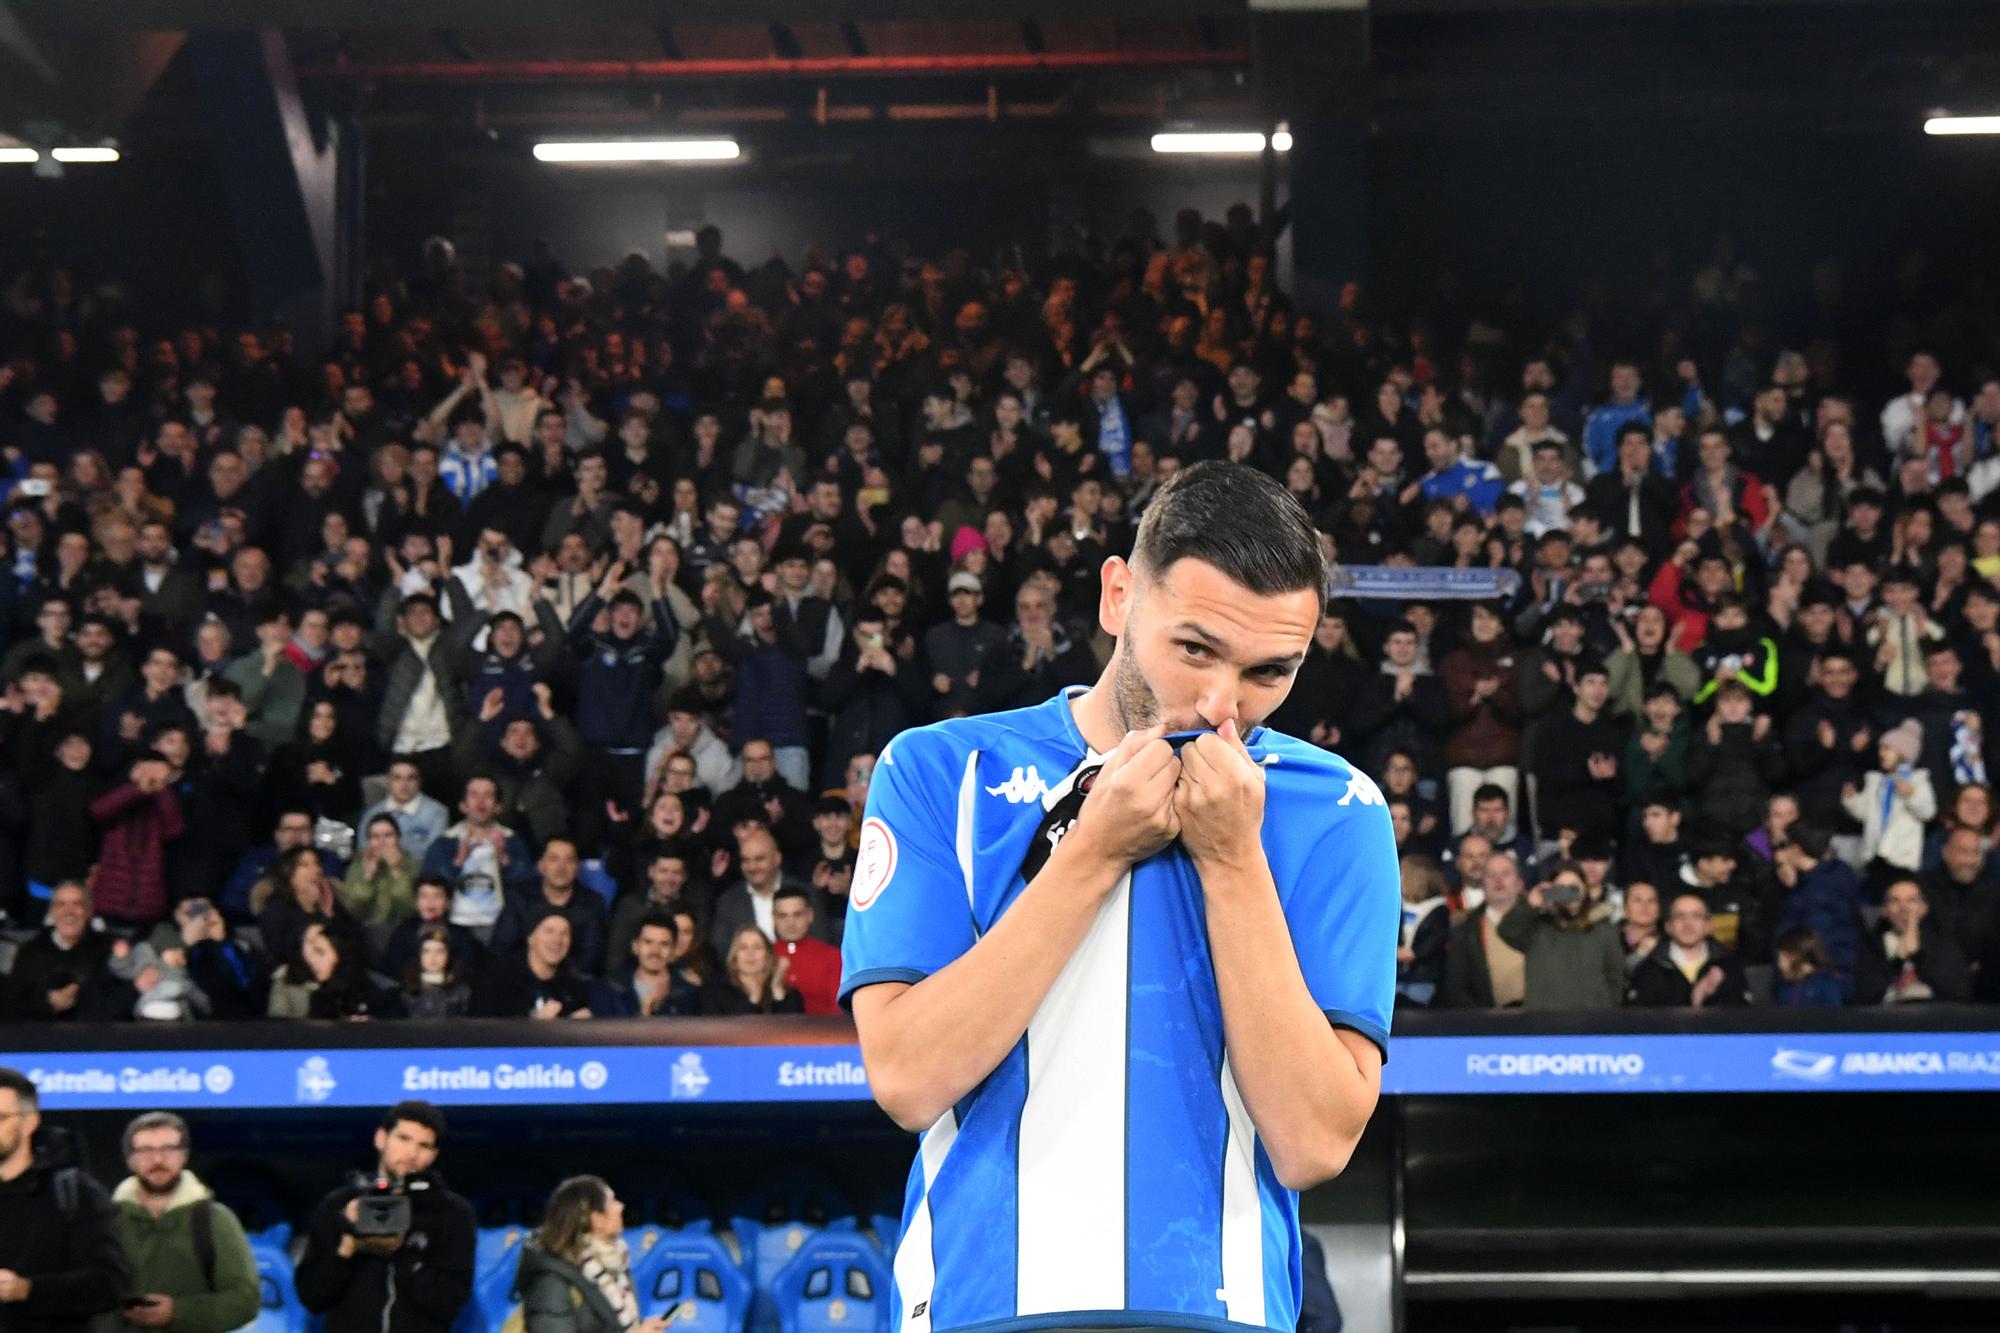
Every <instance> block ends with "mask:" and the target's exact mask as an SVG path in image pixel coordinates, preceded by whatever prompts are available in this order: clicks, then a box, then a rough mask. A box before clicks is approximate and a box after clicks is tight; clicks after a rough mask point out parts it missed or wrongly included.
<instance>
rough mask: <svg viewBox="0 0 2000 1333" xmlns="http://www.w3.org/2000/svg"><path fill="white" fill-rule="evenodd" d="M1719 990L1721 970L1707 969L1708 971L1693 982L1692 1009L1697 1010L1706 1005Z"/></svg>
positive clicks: (1720, 987)
mask: <svg viewBox="0 0 2000 1333" xmlns="http://www.w3.org/2000/svg"><path fill="white" fill-rule="evenodd" d="M1721 989H1722V969H1721V968H1719V967H1711V968H1709V969H1708V971H1706V972H1704V973H1702V974H1701V976H1700V977H1698V978H1696V980H1695V983H1694V993H1693V997H1692V998H1693V1003H1694V1007H1695V1008H1697V1009H1699V1008H1701V1007H1702V1006H1703V1005H1704V1004H1707V1003H1708V1000H1709V997H1710V996H1712V995H1714V994H1715V993H1716V992H1717V991H1719V990H1721Z"/></svg>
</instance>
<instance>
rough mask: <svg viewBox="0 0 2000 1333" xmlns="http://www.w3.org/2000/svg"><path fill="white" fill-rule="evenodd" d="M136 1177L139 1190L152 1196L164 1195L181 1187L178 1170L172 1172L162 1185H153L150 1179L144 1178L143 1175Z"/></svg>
mask: <svg viewBox="0 0 2000 1333" xmlns="http://www.w3.org/2000/svg"><path fill="white" fill-rule="evenodd" d="M138 1179H139V1189H140V1191H141V1192H142V1193H145V1194H150V1195H152V1196H153V1197H154V1198H160V1197H162V1196H164V1195H168V1194H172V1193H173V1192H174V1191H175V1190H177V1189H179V1188H180V1187H181V1173H180V1172H178V1171H176V1172H174V1174H173V1175H172V1176H171V1177H169V1178H168V1180H167V1183H166V1184H164V1185H155V1184H154V1183H153V1182H152V1181H150V1180H148V1179H146V1178H145V1177H144V1176H140V1177H139V1178H138Z"/></svg>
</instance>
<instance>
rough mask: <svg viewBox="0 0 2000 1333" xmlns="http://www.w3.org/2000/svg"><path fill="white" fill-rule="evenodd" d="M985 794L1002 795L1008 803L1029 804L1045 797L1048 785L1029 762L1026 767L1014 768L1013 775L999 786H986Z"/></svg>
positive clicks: (1047, 792)
mask: <svg viewBox="0 0 2000 1333" xmlns="http://www.w3.org/2000/svg"><path fill="white" fill-rule="evenodd" d="M986 794H987V795H988V796H1004V797H1006V798H1007V803H1008V804H1009V805H1030V804H1034V803H1037V802H1039V801H1041V800H1043V799H1044V798H1045V797H1047V796H1048V794H1049V787H1048V784H1047V783H1045V782H1043V781H1042V775H1041V774H1040V773H1038V772H1036V771H1035V767H1034V765H1032V764H1030V765H1029V766H1028V767H1026V768H1017V769H1015V770H1014V773H1013V776H1011V777H1009V778H1008V779H1007V780H1006V781H1005V782H1003V783H1001V784H1000V785H999V786H997V787H988V788H987V789H986Z"/></svg>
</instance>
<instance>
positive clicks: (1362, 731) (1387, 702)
mask: <svg viewBox="0 0 2000 1333" xmlns="http://www.w3.org/2000/svg"><path fill="white" fill-rule="evenodd" d="M1349 717H1350V720H1351V724H1352V726H1353V728H1354V730H1355V732H1356V739H1357V740H1359V741H1360V746H1359V747H1350V748H1359V749H1360V750H1361V752H1362V753H1363V754H1365V755H1366V756H1367V759H1366V761H1365V762H1366V763H1367V765H1368V767H1370V768H1376V769H1379V768H1381V766H1382V763H1383V761H1384V760H1385V759H1386V758H1387V757H1388V754H1389V752H1390V751H1391V750H1406V751H1408V752H1409V753H1410V754H1411V755H1413V756H1414V757H1415V758H1416V760H1417V766H1418V767H1419V768H1420V769H1424V768H1430V767H1432V766H1433V764H1434V763H1435V759H1436V756H1437V744H1436V741H1435V740H1434V739H1433V738H1434V737H1436V736H1438V735H1439V734H1441V733H1442V731H1443V729H1444V722H1445V717H1446V703H1445V689H1444V686H1443V685H1442V684H1441V683H1440V682H1439V681H1438V678H1437V677H1436V676H1434V675H1432V674H1431V670H1430V667H1429V666H1428V665H1426V664H1425V663H1423V662H1422V661H1420V660H1419V658H1418V654H1417V630H1416V626H1414V625H1412V624H1411V623H1410V622H1409V621H1407V620H1403V621H1398V622H1397V623H1395V624H1394V625H1391V626H1390V628H1389V633H1388V636H1387V637H1386V638H1385V639H1384V640H1383V644H1382V665H1381V669H1380V671H1379V672H1378V673H1377V674H1375V675H1374V676H1371V677H1369V678H1368V680H1367V681H1366V683H1364V684H1363V685H1362V687H1361V693H1360V696H1359V697H1358V698H1356V699H1355V701H1354V705H1353V708H1352V711H1351V712H1350V714H1349Z"/></svg>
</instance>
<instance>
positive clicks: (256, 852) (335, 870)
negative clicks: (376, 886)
mask: <svg viewBox="0 0 2000 1333" xmlns="http://www.w3.org/2000/svg"><path fill="white" fill-rule="evenodd" d="M313 845H314V827H313V818H312V816H311V815H309V814H307V813H306V812H305V811H303V810H286V811H284V812H282V813H280V814H279V816H278V819H277V823H276V825H275V826H274V827H273V829H272V831H271V841H270V842H268V843H265V844H264V845H263V846H261V847H252V848H251V849H250V850H249V851H247V852H245V853H244V854H243V857H242V859H241V860H240V861H238V862H237V863H236V869H235V871H234V873H232V874H231V875H230V876H229V879H228V881H227V882H226V883H225V884H224V885H223V886H222V903H221V905H222V907H223V909H224V910H225V911H228V912H229V913H231V915H232V916H233V917H235V918H239V919H240V918H243V917H249V916H255V915H256V914H257V913H259V912H261V911H263V910H264V907H265V905H266V904H267V903H269V902H270V899H271V892H272V890H273V889H274V888H275V887H276V881H275V880H273V878H272V876H271V871H272V868H273V867H274V866H276V865H277V863H278V860H279V858H280V857H282V856H284V854H285V853H286V852H290V851H297V850H298V849H300V848H304V847H313ZM315 851H316V852H317V854H318V856H319V867H320V869H321V870H323V871H325V872H326V874H327V877H328V878H329V879H338V878H340V875H341V873H342V872H341V864H340V858H339V857H337V856H335V855H334V854H333V853H332V852H330V851H326V850H324V849H320V848H315Z"/></svg>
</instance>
